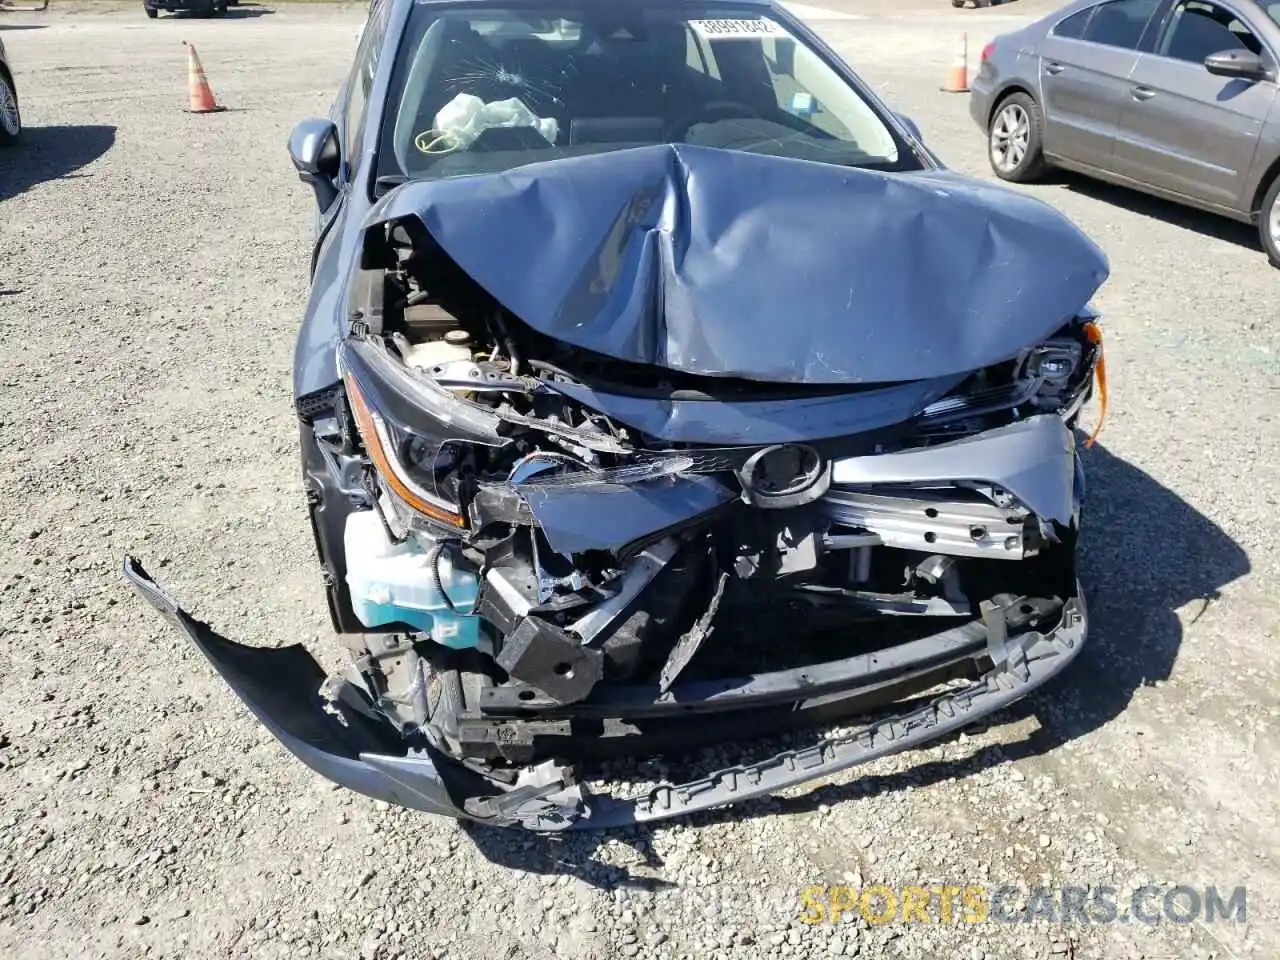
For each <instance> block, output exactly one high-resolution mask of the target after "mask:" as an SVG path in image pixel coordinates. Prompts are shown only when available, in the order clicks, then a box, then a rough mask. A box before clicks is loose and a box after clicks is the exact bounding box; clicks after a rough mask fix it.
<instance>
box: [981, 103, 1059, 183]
mask: <svg viewBox="0 0 1280 960" xmlns="http://www.w3.org/2000/svg"><path fill="white" fill-rule="evenodd" d="M1043 145H1044V115H1043V114H1042V113H1041V112H1040V104H1038V103H1036V101H1035V98H1033V97H1032V96H1031V95H1030V94H1027V93H1022V92H1021V91H1019V92H1017V93H1011V94H1009V96H1007V97H1005V98H1004V99H1003V100H1001V101H1000V102H999V103H998V104H997V105H996V108H995V109H994V110H993V111H991V122H990V123H989V124H988V125H987V159H988V160H989V161H990V162H991V169H992V170H993V171H994V172H995V175H996V176H997V177H999V178H1000V179H1001V180H1009V181H1011V182H1013V183H1029V182H1031V181H1032V180H1038V179H1039V178H1040V177H1042V176H1043V175H1044V172H1045V170H1046V169H1047V168H1048V166H1049V165H1048V163H1046V162H1045V159H1044V152H1043Z"/></svg>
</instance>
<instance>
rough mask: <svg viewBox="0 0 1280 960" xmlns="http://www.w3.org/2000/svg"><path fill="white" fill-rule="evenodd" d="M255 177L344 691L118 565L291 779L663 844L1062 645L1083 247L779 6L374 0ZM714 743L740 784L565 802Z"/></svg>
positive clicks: (1081, 393) (1009, 678)
mask: <svg viewBox="0 0 1280 960" xmlns="http://www.w3.org/2000/svg"><path fill="white" fill-rule="evenodd" d="M290 152H291V153H292V156H293V160H294V163H295V165H296V166H297V168H298V170H299V172H300V174H301V176H302V178H303V179H304V180H305V181H307V182H308V183H309V184H310V185H311V186H312V188H313V190H314V192H315V196H316V199H317V202H318V206H319V217H318V234H317V240H316V246H315V253H314V259H313V277H312V293H311V299H310V303H309V304H308V307H307V313H306V319H305V322H304V324H303V327H302V329H301V332H300V335H299V339H298V344H297V354H296V359H295V385H294V386H295V401H296V409H297V414H298V422H299V429H300V439H301V447H302V460H303V468H304V479H305V485H306V490H307V495H308V503H309V509H310V516H311V520H312V523H313V527H314V532H315V544H316V549H317V552H318V554H319V560H320V563H321V564H322V566H323V569H324V582H325V588H326V592H327V597H328V603H329V609H330V613H331V615H332V620H333V625H334V627H335V629H336V630H337V632H338V633H339V635H340V636H341V638H342V640H343V642H344V643H345V645H346V646H347V647H348V648H349V650H350V653H351V656H350V663H349V667H348V668H347V669H346V671H345V672H344V673H343V674H342V675H340V676H326V675H325V673H324V671H322V670H321V669H320V667H319V666H318V664H317V663H316V661H315V660H314V659H313V658H312V656H311V655H310V654H309V653H308V652H307V651H306V650H304V649H303V648H302V647H301V646H292V647H287V648H283V649H264V648H258V647H252V646H245V645H241V644H239V643H237V642H233V641H232V640H229V639H226V638H224V637H223V636H221V635H219V634H218V633H216V632H214V630H213V629H211V628H210V627H209V626H208V625H206V624H204V623H201V622H199V621H197V620H195V619H193V618H192V617H190V616H188V615H187V614H186V613H185V612H184V611H183V610H182V609H181V608H180V607H179V606H178V605H177V604H176V603H175V602H174V601H173V600H171V599H170V598H169V597H168V596H167V595H166V594H164V593H163V592H162V591H161V589H160V588H159V587H158V586H157V585H156V584H155V583H153V582H152V580H151V579H150V578H149V577H148V575H147V574H146V572H145V571H144V570H143V568H142V566H141V565H140V563H139V562H138V561H136V560H133V559H130V560H128V561H126V569H125V573H126V575H127V576H128V578H129V579H130V580H131V581H132V582H133V583H134V585H135V586H136V587H137V588H138V589H139V591H140V592H141V593H142V594H143V595H144V596H145V597H146V598H147V599H149V600H150V601H151V602H152V603H153V604H154V605H155V606H156V607H157V608H158V609H159V610H160V611H161V612H162V613H163V614H164V615H165V616H167V617H168V618H170V619H171V620H172V621H173V622H174V623H175V624H176V625H177V626H178V627H179V628H180V629H182V630H183V631H185V632H186V633H187V634H189V635H190V637H191V638H192V640H194V642H195V643H196V644H197V645H198V646H199V647H200V648H201V650H202V651H203V652H204V653H205V654H206V655H207V657H208V658H209V660H210V661H211V662H212V664H213V665H214V667H215V668H216V669H217V670H218V671H219V672H220V673H221V674H222V675H223V677H224V678H225V679H226V680H227V681H228V683H229V684H230V685H231V687H232V688H233V689H234V690H235V692H236V693H237V694H238V695H239V696H240V697H241V698H242V699H243V700H244V702H245V703H246V704H247V706H248V707H249V708H250V709H251V710H252V711H253V712H254V713H255V714H256V715H257V717H258V718H259V719H260V720H261V721H262V722H263V723H264V724H266V725H267V726H268V727H269V728H270V729H271V731H272V732H273V733H274V734H275V735H276V736H277V737H278V738H279V739H280V740H281V741H282V742H283V744H284V745H285V746H286V747H287V748H288V749H289V750H291V751H292V752H293V753H294V754H296V755H297V757H298V758H299V759H300V760H302V761H303V762H304V763H306V764H308V765H309V766H311V767H313V768H314V769H315V770H317V771H319V772H320V773H321V774H323V775H324V776H326V777H328V778H330V779H331V780H333V781H335V782H337V783H339V784H342V785H344V786H346V787H349V788H351V789H353V790H357V791H360V792H362V793H364V794H367V795H369V796H373V797H378V798H381V799H383V800H387V801H389V802H391V803H396V804H402V805H404V806H408V807H412V808H416V809H419V810H424V811H428V812H432V813H439V814H445V815H448V816H453V817H460V818H468V819H471V820H476V821H482V822H485V823H490V824H495V825H501V826H519V827H525V828H529V829H535V830H563V829H581V828H590V827H607V826H616V825H625V824H632V823H637V822H643V821H651V820H657V819H661V818H664V817H671V816H677V815H681V814H687V813H690V812H693V811H697V810H702V809H706V808H709V807H714V806H718V805H721V804H726V803H732V802H736V801H741V800H744V799H746V798H749V797H753V796H758V795H761V794H765V793H769V792H772V791H775V790H779V789H782V788H786V787H789V786H793V785H795V784H799V783H802V782H804V781H806V780H809V779H811V778H815V777H823V776H826V775H829V774H832V773H835V772H836V771H839V770H842V769H845V768H847V767H850V766H852V765H854V764H857V763H860V762H862V761H865V760H868V759H871V758H874V757H878V756H883V755H885V754H888V753H891V752H894V751H899V750H902V749H905V748H909V747H912V746H915V745H918V744H920V743H923V742H925V741H927V740H929V739H931V738H935V737H938V736H940V735H943V734H945V733H947V732H949V731H952V730H955V729H957V728H959V727H961V726H963V725H965V724H967V723H970V722H972V721H973V720H975V719H977V718H979V717H981V716H983V715H985V714H988V713H990V712H991V711H993V710H996V709H998V708H1000V707H1003V706H1006V705H1008V704H1009V703H1011V702H1013V701H1015V700H1017V699H1019V698H1021V697H1023V696H1025V695H1026V694H1027V693H1028V692H1029V691H1030V690H1032V689H1034V688H1035V687H1036V686H1038V685H1039V684H1042V683H1043V682H1045V681H1046V680H1047V679H1049V678H1050V677H1052V676H1054V675H1055V674H1057V673H1058V672H1059V671H1060V670H1061V669H1062V668H1063V667H1064V666H1065V665H1066V664H1067V663H1069V662H1070V661H1071V659H1072V658H1073V657H1074V656H1075V655H1076V654H1077V653H1078V652H1079V650H1080V649H1081V646H1082V644H1083V642H1084V640H1085V635H1086V625H1087V624H1086V613H1085V607H1084V602H1083V598H1082V596H1081V594H1080V590H1079V587H1078V583H1077V578H1076V567H1075V560H1076V538H1077V531H1078V528H1079V522H1080V501H1081V493H1082V477H1081V469H1080V460H1079V456H1078V453H1077V442H1076V436H1077V420H1078V419H1079V417H1080V412H1081V408H1082V407H1083V406H1084V405H1085V404H1086V403H1087V402H1088V401H1089V400H1090V399H1091V397H1092V396H1093V394H1094V391H1095V384H1099V385H1102V388H1103V390H1105V382H1104V381H1103V380H1102V379H1101V377H1100V376H1099V375H1100V374H1101V371H1102V336H1101V332H1100V330H1099V327H1098V323H1097V316H1096V315H1095V313H1094V312H1093V311H1092V310H1091V308H1090V306H1089V302H1090V298H1091V297H1092V296H1093V294H1094V292H1095V291H1096V290H1097V289H1098V287H1099V286H1100V284H1101V283H1102V282H1103V281H1104V280H1105V279H1106V275H1107V264H1106V260H1105V258H1104V257H1103V255H1102V254H1101V253H1100V252H1099V250H1098V249H1097V248H1096V247H1095V246H1094V245H1093V244H1092V243H1091V242H1090V241H1089V240H1088V239H1086V238H1085V237H1084V236H1083V235H1082V234H1081V233H1079V232H1078V231H1077V230H1076V229H1075V228H1074V227H1073V226H1072V225H1071V224H1070V223H1069V222H1068V221H1067V220H1065V219H1064V218H1063V217H1062V216H1060V215H1059V214H1057V213H1056V212H1054V211H1053V210H1052V209H1050V208H1049V207H1047V206H1046V205H1044V204H1042V203H1040V202H1039V201H1036V200H1033V199H1031V198H1028V197H1025V196H1022V195H1019V194H1016V193H1013V192H1010V191H1009V190H1008V189H1006V188H1003V187H999V186H995V185H987V184H983V183H979V182H976V181H972V180H967V179H964V178H962V177H959V176H957V175H955V174H952V173H950V172H948V171H946V170H945V169H943V167H942V165H941V164H940V163H939V162H938V161H937V160H936V159H935V158H934V157H933V156H932V155H931V154H930V153H929V151H928V150H927V149H926V148H925V147H924V146H923V145H922V144H921V142H920V140H919V137H918V135H917V134H916V132H915V130H914V127H913V125H912V124H910V122H908V121H906V120H904V119H903V118H901V117H898V116H897V115H895V114H894V113H892V112H891V111H890V110H889V109H888V108H886V107H885V105H884V104H882V103H881V102H880V100H879V99H878V98H877V97H876V96H875V95H874V94H873V93H872V92H871V91H870V90H868V88H867V87H866V86H865V85H864V84H863V83H862V82H861V81H860V80H859V79H858V78H857V77H856V76H855V75H853V74H852V73H851V72H850V71H849V70H848V68H847V67H846V66H845V65H844V64H843V63H842V62H841V61H840V60H839V59H838V58H837V57H836V56H835V55H834V54H833V53H832V52H831V51H830V50H829V49H828V48H827V47H826V46H825V45H824V44H823V43H822V42H821V41H820V40H819V39H818V38H816V37H815V36H814V35H813V34H812V33H811V32H810V31H809V30H807V29H806V28H805V27H804V26H803V25H802V24H800V23H798V22H797V21H796V20H795V18H794V17H792V16H791V15H790V14H788V13H787V12H786V11H785V10H784V9H782V8H781V7H780V6H777V5H775V4H772V3H768V2H753V0H746V2H724V3H721V2H715V0H712V2H697V3H694V2H657V3H652V4H644V5H640V4H635V3H633V2H630V0H627V2H614V0H569V2H547V0H538V2H522V0H508V2H506V3H501V4H494V3H475V2H452V0H417V2H415V0H380V2H379V3H377V4H375V6H374V7H373V9H372V11H371V12H370V18H369V22H368V23H367V25H366V27H365V29H364V31H363V33H362V36H361V40H360V46H359V51H358V53H357V58H356V63H355V66H354V69H353V71H352V73H351V76H350V78H349V80H348V82H347V84H346V86H345V87H344V90H343V93H342V95H341V96H340V97H339V98H338V101H337V103H336V105H335V109H334V111H333V114H332V117H331V119H323V120H310V121H305V122H303V123H302V124H300V125H299V126H298V128H297V129H296V131H295V133H294V135H293V138H292V140H291V142H290ZM1103 399H1104V397H1103ZM1100 415H1101V411H1099V417H1100ZM1099 422H1100V420H1099ZM833 729H835V730H837V731H838V732H832V733H828V734H825V735H824V734H823V733H822V732H821V731H823V730H833ZM805 731H807V732H805ZM779 733H788V734H791V735H792V736H791V738H790V739H789V745H788V747H787V749H785V750H783V752H780V753H777V754H776V755H773V756H765V757H764V758H763V759H761V751H760V750H759V749H756V750H755V751H754V752H748V747H747V741H752V740H759V739H760V738H767V737H770V736H772V735H776V734H779ZM713 743H721V744H726V743H736V744H740V745H742V746H741V750H742V753H741V754H740V757H741V759H740V762H737V763H735V764H734V765H733V766H732V767H730V768H728V769H721V770H711V771H707V772H705V774H704V775H702V776H700V777H698V778H697V779H694V780H691V781H688V782H678V783H663V784H659V785H657V786H654V785H652V784H646V785H645V786H644V787H643V788H640V789H638V790H633V791H632V792H631V793H630V794H629V795H628V794H627V792H626V791H625V790H620V789H619V788H618V785H617V784H614V785H613V792H612V793H611V794H605V793H603V792H600V793H597V792H593V791H592V790H591V789H589V787H588V783H589V782H590V781H592V779H593V777H592V771H593V770H594V769H596V765H597V764H598V763H599V761H601V760H604V759H607V758H619V757H622V758H638V759H645V758H649V757H653V756H655V755H658V754H667V755H672V754H681V753H684V752H686V751H689V750H691V749H696V748H698V747H701V746H705V745H708V744H713ZM754 746H755V747H757V748H758V747H759V744H758V743H756V744H754Z"/></svg>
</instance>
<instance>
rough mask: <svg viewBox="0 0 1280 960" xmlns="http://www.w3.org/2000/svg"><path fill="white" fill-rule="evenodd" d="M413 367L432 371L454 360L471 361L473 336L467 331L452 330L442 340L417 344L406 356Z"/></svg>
mask: <svg viewBox="0 0 1280 960" xmlns="http://www.w3.org/2000/svg"><path fill="white" fill-rule="evenodd" d="M404 360H405V363H407V364H408V365H409V366H411V367H421V368H422V369H423V370H430V369H431V368H432V367H435V366H439V365H440V364H442V363H449V362H450V361H452V360H467V361H470V360H471V336H470V335H469V334H468V333H467V331H465V330H450V331H449V332H448V333H446V334H445V335H444V339H442V340H428V341H426V342H425V343H415V344H414V345H413V346H411V347H410V348H409V349H408V351H407V352H406V353H405V355H404Z"/></svg>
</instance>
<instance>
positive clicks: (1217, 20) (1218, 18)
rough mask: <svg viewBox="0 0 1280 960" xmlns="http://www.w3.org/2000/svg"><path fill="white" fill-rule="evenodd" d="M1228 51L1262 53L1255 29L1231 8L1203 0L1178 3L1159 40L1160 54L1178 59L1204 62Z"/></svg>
mask: <svg viewBox="0 0 1280 960" xmlns="http://www.w3.org/2000/svg"><path fill="white" fill-rule="evenodd" d="M1225 50H1250V51H1252V52H1253V53H1258V54H1260V53H1262V44H1261V42H1260V41H1259V40H1258V38H1257V37H1256V36H1254V34H1253V31H1252V30H1250V29H1249V28H1248V27H1247V26H1245V24H1244V23H1243V22H1242V21H1241V20H1240V18H1239V17H1237V16H1236V15H1235V14H1234V13H1232V12H1231V11H1230V10H1227V9H1226V8H1225V7H1219V6H1218V5H1217V4H1213V3H1205V2H1204V0H1185V2H1183V3H1179V4H1178V6H1177V8H1176V9H1175V10H1174V12H1173V17H1172V18H1171V19H1170V21H1169V26H1168V29H1166V30H1165V34H1164V37H1163V39H1162V40H1161V42H1160V48H1159V51H1158V52H1159V53H1160V54H1161V55H1162V56H1166V57H1172V58H1173V59H1175V60H1186V61H1188V62H1190V63H1203V62H1204V60H1205V58H1206V57H1208V56H1210V55H1212V54H1215V53H1222V52H1223V51H1225Z"/></svg>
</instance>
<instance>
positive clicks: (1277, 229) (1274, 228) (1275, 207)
mask: <svg viewBox="0 0 1280 960" xmlns="http://www.w3.org/2000/svg"><path fill="white" fill-rule="evenodd" d="M1267 232H1268V233H1270V234H1271V242H1272V243H1273V244H1275V246H1276V248H1277V249H1280V193H1277V194H1276V196H1275V199H1273V200H1272V201H1271V209H1270V210H1268V211H1267Z"/></svg>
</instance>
